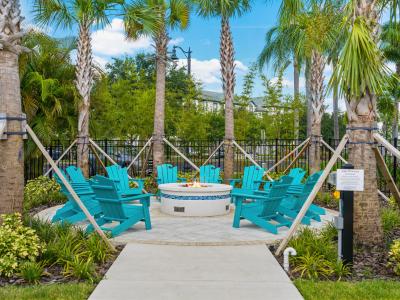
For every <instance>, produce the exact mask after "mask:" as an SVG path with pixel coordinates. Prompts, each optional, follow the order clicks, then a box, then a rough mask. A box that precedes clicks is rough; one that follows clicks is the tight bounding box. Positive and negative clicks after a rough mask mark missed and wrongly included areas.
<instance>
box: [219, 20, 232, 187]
mask: <svg viewBox="0 0 400 300" xmlns="http://www.w3.org/2000/svg"><path fill="white" fill-rule="evenodd" d="M234 55H235V54H234V49H233V41H232V33H231V29H230V25H229V19H228V18H226V17H222V19H221V43H220V56H221V74H222V87H223V90H224V99H225V157H224V177H225V180H227V179H230V178H232V177H233V168H234V148H233V143H232V142H233V140H234V116H233V112H234V104H233V98H234V93H235V58H234Z"/></svg>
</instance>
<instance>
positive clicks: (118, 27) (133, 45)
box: [92, 18, 151, 56]
mask: <svg viewBox="0 0 400 300" xmlns="http://www.w3.org/2000/svg"><path fill="white" fill-rule="evenodd" d="M92 43H93V51H94V53H95V54H97V55H105V56H117V55H122V54H132V53H133V52H136V51H138V50H147V49H149V48H150V47H151V38H149V37H140V38H139V39H137V40H135V41H132V40H128V39H126V36H125V32H124V22H123V20H122V19H118V18H115V19H113V20H112V21H111V24H110V25H108V26H107V27H105V28H104V29H101V30H97V31H95V32H94V33H93V34H92Z"/></svg>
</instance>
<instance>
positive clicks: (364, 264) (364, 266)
mask: <svg viewBox="0 0 400 300" xmlns="http://www.w3.org/2000/svg"><path fill="white" fill-rule="evenodd" d="M394 239H400V229H398V230H395V231H393V232H392V233H391V234H390V235H389V237H387V241H388V242H389V241H392V240H394ZM388 244H389V243H387V244H385V245H375V246H365V245H363V246H360V245H356V246H355V248H354V256H353V268H352V275H351V276H350V277H347V278H342V279H343V280H348V281H362V280H365V279H385V280H388V279H390V280H400V277H399V276H398V275H396V274H395V273H394V272H393V270H392V268H390V267H388V263H389V256H388V251H389V249H388V247H387V245H388ZM278 246H279V243H277V244H274V245H270V246H269V249H270V251H271V252H272V254H273V255H274V256H275V258H276V260H277V261H278V262H279V264H280V265H281V266H282V268H283V254H282V255H279V256H276V255H275V251H276V249H277V248H278ZM288 275H289V276H290V278H291V279H298V278H299V276H298V274H294V273H292V272H290V273H289V274H288ZM321 279H324V278H321ZM331 279H333V280H335V279H336V278H331Z"/></svg>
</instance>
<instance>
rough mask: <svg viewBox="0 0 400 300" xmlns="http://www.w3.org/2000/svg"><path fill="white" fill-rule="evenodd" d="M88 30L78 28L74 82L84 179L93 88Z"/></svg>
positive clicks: (79, 156)
mask: <svg viewBox="0 0 400 300" xmlns="http://www.w3.org/2000/svg"><path fill="white" fill-rule="evenodd" d="M89 30H90V26H89V23H88V22H85V21H83V22H82V23H81V24H80V26H79V40H78V55H77V63H76V82H75V84H76V88H77V90H78V92H79V95H80V96H81V102H80V104H79V118H78V153H77V154H78V166H79V167H80V168H81V169H82V172H83V174H84V175H85V176H86V177H89V115H90V92H91V90H92V87H93V70H92V46H91V38H90V31H89Z"/></svg>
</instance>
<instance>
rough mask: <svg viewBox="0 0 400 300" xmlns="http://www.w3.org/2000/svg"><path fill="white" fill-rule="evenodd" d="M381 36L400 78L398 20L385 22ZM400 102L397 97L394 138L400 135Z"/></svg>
mask: <svg viewBox="0 0 400 300" xmlns="http://www.w3.org/2000/svg"><path fill="white" fill-rule="evenodd" d="M380 38H381V41H382V43H381V49H382V51H383V54H384V55H385V57H386V59H387V60H389V61H391V62H393V63H394V64H395V65H396V75H397V76H398V77H399V78H400V24H399V23H396V22H395V23H387V24H385V25H384V26H383V28H382V33H381V36H380ZM399 102H400V99H398V98H396V101H395V111H394V120H393V131H392V135H393V137H394V138H398V136H399Z"/></svg>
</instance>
